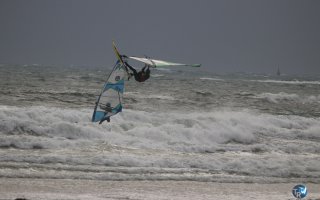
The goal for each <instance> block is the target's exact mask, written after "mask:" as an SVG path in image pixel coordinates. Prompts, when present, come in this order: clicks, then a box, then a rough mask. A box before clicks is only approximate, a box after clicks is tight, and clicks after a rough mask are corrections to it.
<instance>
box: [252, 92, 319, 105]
mask: <svg viewBox="0 0 320 200" xmlns="http://www.w3.org/2000/svg"><path fill="white" fill-rule="evenodd" d="M255 98H260V99H266V100H268V101H270V102H273V103H278V102H279V101H294V102H298V103H320V95H318V96H314V95H310V96H300V95H298V94H289V93H286V92H279V93H261V94H259V95H256V96H255Z"/></svg>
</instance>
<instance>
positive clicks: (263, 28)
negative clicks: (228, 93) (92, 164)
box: [0, 0, 320, 74]
mask: <svg viewBox="0 0 320 200" xmlns="http://www.w3.org/2000/svg"><path fill="white" fill-rule="evenodd" d="M319 9H320V1H296V0H283V1H278V0H271V1H261V0H252V1H248V0H243V1H238V0H227V1H224V0H221V1H213V0H200V1H195V0H193V1H191V0H185V1H177V0H161V1H150V0H136V1H131V0H115V1H98V0H66V1H53V0H52V1H48V0H28V1H23V0H19V1H17V0H1V1H0V27H1V31H0V44H1V45H0V63H21V64H25V63H30V64H31V63H42V64H64V65H70V64H75V65H107V64H111V63H113V61H114V59H115V57H114V55H113V52H112V49H111V42H112V40H115V41H116V42H117V43H118V46H119V48H120V50H121V51H122V52H124V53H127V54H133V55H144V54H147V55H149V56H151V57H155V58H162V59H167V60H170V61H176V62H185V63H202V64H203V69H204V70H210V71H213V72H218V73H220V72H234V71H246V72H267V73H274V72H275V70H276V68H277V66H278V65H279V66H280V67H281V69H282V71H283V72H285V73H288V74H292V73H303V74H314V73H318V74H319V73H320V56H319V55H320V38H319V35H320V26H319V19H320V12H319Z"/></svg>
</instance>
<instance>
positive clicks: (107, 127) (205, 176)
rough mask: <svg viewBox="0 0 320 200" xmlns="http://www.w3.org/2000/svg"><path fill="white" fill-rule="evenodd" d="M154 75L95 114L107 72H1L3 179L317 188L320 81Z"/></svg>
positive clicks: (129, 85)
mask: <svg viewBox="0 0 320 200" xmlns="http://www.w3.org/2000/svg"><path fill="white" fill-rule="evenodd" d="M185 69H186V68H175V69H172V70H170V69H169V70H156V69H155V70H153V71H152V77H151V78H150V79H149V80H148V81H146V82H145V83H137V82H135V81H134V80H130V81H128V82H126V89H125V94H124V109H123V112H122V113H120V114H118V115H116V116H114V117H112V118H111V122H110V123H107V122H104V123H103V124H102V125H99V124H98V123H92V122H91V121H90V120H91V116H92V112H93V108H94V104H95V100H96V96H97V95H98V94H99V92H100V90H101V87H102V86H103V84H104V81H105V79H106V76H107V74H108V73H109V71H110V68H109V69H107V68H102V67H61V66H58V67H57V66H41V65H31V66H15V65H1V66H0V85H1V90H0V94H1V95H0V152H1V153H0V177H3V178H40V179H46V178H59V179H90V180H179V181H187V180H193V181H203V182H237V183H239V182H240V183H241V182H243V183H247V182H254V183H278V182H309V183H310V182H313V183H317V182H319V181H320V143H319V142H320V93H319V91H320V77H317V76H315V77H290V76H280V77H276V76H271V75H264V76H260V75H254V74H230V75H217V74H210V73H204V72H197V71H196V70H195V69H186V70H185Z"/></svg>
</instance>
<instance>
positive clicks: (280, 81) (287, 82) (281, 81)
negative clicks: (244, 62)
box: [251, 80, 320, 85]
mask: <svg viewBox="0 0 320 200" xmlns="http://www.w3.org/2000/svg"><path fill="white" fill-rule="evenodd" d="M251 81H257V82H262V83H279V84H294V85H307V84H313V85H319V84H320V81H299V80H292V81H285V80H251Z"/></svg>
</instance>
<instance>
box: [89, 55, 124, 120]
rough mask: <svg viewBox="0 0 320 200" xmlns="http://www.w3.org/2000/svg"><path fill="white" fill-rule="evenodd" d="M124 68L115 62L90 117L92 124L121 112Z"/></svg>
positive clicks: (119, 62)
mask: <svg viewBox="0 0 320 200" xmlns="http://www.w3.org/2000/svg"><path fill="white" fill-rule="evenodd" d="M124 70H125V66H124V65H123V63H122V62H121V61H119V60H118V61H117V62H116V64H115V66H114V67H113V69H112V71H111V72H110V74H109V76H108V79H107V81H106V82H105V84H104V86H103V88H102V90H101V93H100V95H99V96H98V98H97V101H96V106H95V108H94V111H93V115H92V120H91V121H92V122H98V121H101V120H103V119H108V118H109V117H111V116H113V115H115V114H117V113H119V112H121V111H122V97H123V92H124V79H125V71H124Z"/></svg>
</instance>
